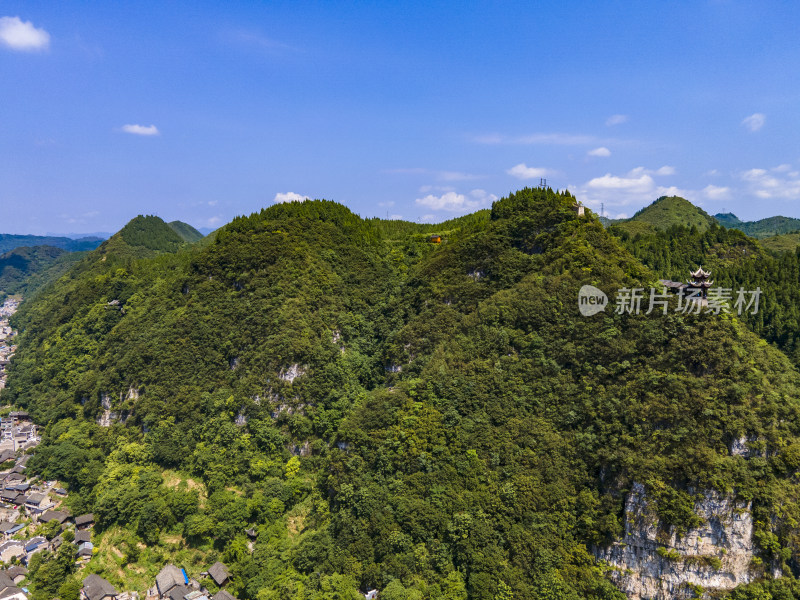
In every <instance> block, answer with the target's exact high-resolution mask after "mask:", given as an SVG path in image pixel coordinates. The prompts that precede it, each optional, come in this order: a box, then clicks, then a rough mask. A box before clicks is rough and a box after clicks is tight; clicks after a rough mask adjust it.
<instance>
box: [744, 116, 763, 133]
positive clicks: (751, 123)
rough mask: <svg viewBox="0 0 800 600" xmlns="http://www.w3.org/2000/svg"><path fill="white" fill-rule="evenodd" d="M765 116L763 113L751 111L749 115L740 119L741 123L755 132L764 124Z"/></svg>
mask: <svg viewBox="0 0 800 600" xmlns="http://www.w3.org/2000/svg"><path fill="white" fill-rule="evenodd" d="M766 120H767V117H766V115H764V114H763V113H753V114H752V115H750V116H749V117H745V118H744V119H742V125H744V126H745V127H746V128H747V129H749V130H750V131H752V132H756V131H758V130H759V129H761V128H762V127H763V126H764V123H765V122H766Z"/></svg>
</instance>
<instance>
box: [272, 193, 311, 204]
mask: <svg viewBox="0 0 800 600" xmlns="http://www.w3.org/2000/svg"><path fill="white" fill-rule="evenodd" d="M306 200H311V198H309V197H308V196H303V195H302V194H296V193H295V192H286V193H280V192H279V193H277V194H275V198H273V199H272V201H273V202H305V201H306Z"/></svg>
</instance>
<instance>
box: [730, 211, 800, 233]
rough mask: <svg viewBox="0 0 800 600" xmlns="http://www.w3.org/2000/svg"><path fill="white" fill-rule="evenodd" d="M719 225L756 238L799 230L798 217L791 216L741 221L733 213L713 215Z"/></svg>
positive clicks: (799, 222) (799, 220)
mask: <svg viewBox="0 0 800 600" xmlns="http://www.w3.org/2000/svg"><path fill="white" fill-rule="evenodd" d="M714 218H715V219H716V220H717V221H718V222H719V224H720V225H724V226H725V227H728V228H734V229H738V230H740V231H742V232H744V233H746V234H747V235H749V236H751V237H754V238H756V239H764V238H770V237H774V236H778V235H783V234H786V233H795V232H797V231H799V230H800V219H793V218H791V217H767V218H766V219H759V220H758V221H741V220H740V219H739V218H738V217H737V216H736V215H734V214H733V213H720V214H717V215H714Z"/></svg>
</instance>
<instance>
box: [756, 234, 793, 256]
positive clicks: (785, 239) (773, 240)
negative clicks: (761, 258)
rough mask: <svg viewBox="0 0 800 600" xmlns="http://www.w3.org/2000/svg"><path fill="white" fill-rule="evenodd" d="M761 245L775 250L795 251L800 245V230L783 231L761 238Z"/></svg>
mask: <svg viewBox="0 0 800 600" xmlns="http://www.w3.org/2000/svg"><path fill="white" fill-rule="evenodd" d="M759 242H760V243H761V245H762V246H763V247H764V248H767V249H768V250H773V251H775V252H794V251H795V250H796V249H797V247H798V246H800V232H797V231H796V232H794V233H783V234H781V235H773V236H771V237H765V238H761V239H760V240H759Z"/></svg>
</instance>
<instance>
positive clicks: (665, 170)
mask: <svg viewBox="0 0 800 600" xmlns="http://www.w3.org/2000/svg"><path fill="white" fill-rule="evenodd" d="M643 173H644V174H646V175H675V167H671V166H669V165H664V166H663V167H660V168H658V169H655V170H653V169H646V168H644V167H636V168H635V169H631V170H630V171H629V172H628V177H637V176H639V175H641V174H643Z"/></svg>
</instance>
